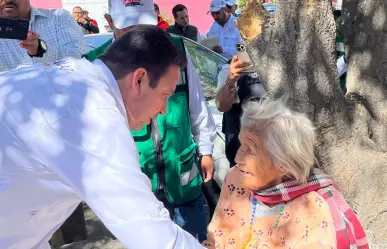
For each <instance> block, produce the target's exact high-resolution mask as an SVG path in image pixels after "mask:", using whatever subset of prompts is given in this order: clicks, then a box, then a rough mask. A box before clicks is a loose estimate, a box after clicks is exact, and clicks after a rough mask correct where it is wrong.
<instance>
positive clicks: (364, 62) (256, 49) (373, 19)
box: [237, 0, 387, 248]
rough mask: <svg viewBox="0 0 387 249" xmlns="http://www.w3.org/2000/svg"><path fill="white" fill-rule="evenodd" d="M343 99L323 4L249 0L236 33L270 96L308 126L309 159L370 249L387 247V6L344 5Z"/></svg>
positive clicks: (376, 1)
mask: <svg viewBox="0 0 387 249" xmlns="http://www.w3.org/2000/svg"><path fill="white" fill-rule="evenodd" d="M343 5H344V9H345V12H344V16H345V17H344V31H345V32H344V33H345V36H346V39H345V40H346V41H347V44H348V48H347V49H348V56H347V59H348V63H349V65H348V67H349V70H348V78H347V90H348V92H347V94H346V95H345V96H344V95H343V93H342V92H341V90H340V88H339V81H338V77H337V68H336V50H335V37H336V33H335V32H336V28H335V22H334V19H333V14H332V5H331V0H277V1H276V6H277V9H276V12H275V13H274V14H273V15H269V14H268V13H267V12H266V11H265V10H264V8H263V7H262V5H261V4H260V3H259V1H258V0H249V2H248V4H247V6H246V7H245V8H244V9H243V11H242V16H241V17H240V18H239V20H238V22H237V26H238V28H239V29H240V31H241V34H242V36H243V38H244V40H245V42H246V44H247V50H248V53H249V54H250V57H251V59H252V61H253V63H254V64H255V66H256V69H257V71H258V72H259V73H260V76H261V78H262V79H263V80H264V82H265V86H266V88H267V90H268V93H269V95H270V96H271V97H273V98H277V97H279V96H281V95H283V94H284V93H289V94H290V95H291V102H290V104H291V105H292V106H293V107H294V108H295V109H296V110H298V111H301V112H304V113H306V114H307V115H308V116H309V118H310V119H311V120H312V121H313V122H314V124H315V126H316V132H317V135H318V144H317V145H316V158H317V164H318V166H319V167H321V168H323V169H324V170H326V171H327V172H328V173H329V174H330V175H332V176H333V178H334V179H335V180H336V182H337V183H338V184H339V186H340V187H341V189H342V191H343V193H344V195H345V197H346V199H347V200H348V202H349V203H350V205H351V206H352V207H353V209H354V211H355V212H356V213H357V214H358V216H359V218H360V220H361V222H362V224H363V226H364V228H365V229H366V231H367V235H368V239H369V241H370V242H371V248H385V245H387V226H386V224H387V194H386V192H387V184H386V183H387V170H386V168H387V153H386V151H387V126H386V121H387V120H386V118H387V108H386V107H387V95H386V90H387V1H386V0H373V1H369V0H347V1H344V4H343Z"/></svg>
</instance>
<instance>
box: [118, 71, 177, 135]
mask: <svg viewBox="0 0 387 249" xmlns="http://www.w3.org/2000/svg"><path fill="white" fill-rule="evenodd" d="M144 70H145V69H137V70H136V71H135V72H134V73H133V74H132V76H131V77H129V81H132V82H129V84H130V85H132V87H131V89H128V91H126V92H124V93H123V94H122V95H123V97H124V102H125V106H126V111H127V115H128V120H129V127H130V129H132V130H139V129H141V127H142V126H143V125H145V124H149V123H150V122H151V120H152V119H155V118H156V117H157V115H158V114H165V112H166V108H167V101H168V99H169V97H170V96H171V95H172V94H173V93H174V91H175V88H176V84H177V82H178V80H179V74H180V68H179V67H178V66H170V67H169V68H168V69H166V73H165V74H164V75H163V76H162V77H161V78H160V80H159V81H158V82H154V83H156V84H157V85H156V87H154V88H152V87H151V86H150V81H149V77H148V74H147V72H146V71H144ZM122 92H123V91H122V90H121V93H122Z"/></svg>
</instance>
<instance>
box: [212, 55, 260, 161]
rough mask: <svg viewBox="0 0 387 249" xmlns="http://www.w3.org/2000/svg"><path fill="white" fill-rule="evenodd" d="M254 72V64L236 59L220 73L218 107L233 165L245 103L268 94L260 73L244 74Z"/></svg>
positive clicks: (229, 159)
mask: <svg viewBox="0 0 387 249" xmlns="http://www.w3.org/2000/svg"><path fill="white" fill-rule="evenodd" d="M249 69H251V64H249V63H247V62H246V61H244V60H239V59H238V57H237V56H234V57H233V58H232V60H229V61H228V63H226V64H224V65H223V67H222V70H221V71H220V72H219V74H218V93H217V94H216V99H215V102H216V107H217V108H218V110H219V111H220V112H223V120H222V132H223V133H224V135H225V153H226V157H227V159H228V161H229V162H230V166H231V167H233V166H234V165H235V156H236V154H237V151H238V149H239V147H240V142H239V139H238V136H239V133H240V129H241V127H240V120H241V117H242V113H243V104H244V103H245V102H246V101H251V100H254V101H257V100H259V99H260V98H262V97H264V96H265V95H266V90H265V88H264V86H263V83H262V82H261V81H260V79H259V77H258V73H256V72H254V73H248V74H247V73H243V71H245V70H249Z"/></svg>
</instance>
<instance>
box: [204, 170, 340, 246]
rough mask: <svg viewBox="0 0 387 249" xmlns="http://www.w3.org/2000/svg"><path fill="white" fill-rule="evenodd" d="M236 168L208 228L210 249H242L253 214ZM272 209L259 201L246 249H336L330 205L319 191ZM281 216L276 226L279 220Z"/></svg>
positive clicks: (231, 173)
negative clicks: (283, 206) (281, 211)
mask: <svg viewBox="0 0 387 249" xmlns="http://www.w3.org/2000/svg"><path fill="white" fill-rule="evenodd" d="M235 171H236V169H235V168H234V169H231V170H230V172H229V173H228V175H227V176H226V180H225V183H224V184H223V189H222V193H221V197H220V200H219V203H218V206H217V208H216V211H215V214H214V217H213V219H212V221H211V223H210V225H209V227H208V240H207V241H204V242H203V245H204V246H205V247H206V248H208V249H242V247H243V244H244V242H245V241H246V240H247V237H248V235H249V227H250V219H251V217H252V210H253V209H252V201H251V200H250V196H251V195H250V192H249V191H248V190H246V189H244V188H241V187H240V186H239V182H238V179H237V174H236V172H235ZM280 209H281V206H280V205H279V206H275V207H272V208H269V207H267V206H266V205H264V204H263V203H260V202H258V204H257V206H256V213H255V218H254V223H253V226H252V239H251V241H250V242H249V243H248V245H247V246H246V249H261V248H262V249H314V248H315V249H317V248H318V249H333V248H336V232H335V227H334V224H333V219H332V215H331V212H330V210H329V207H328V205H327V203H326V201H325V200H324V198H323V197H322V196H320V195H319V194H318V193H317V192H310V193H308V194H305V195H302V196H300V197H298V198H296V199H294V200H292V201H291V202H289V203H288V204H286V205H285V208H284V209H283V213H282V215H281V216H280V218H278V217H279V211H280ZM278 219H279V224H278V226H277V227H276V228H274V227H275V223H276V222H277V220H278Z"/></svg>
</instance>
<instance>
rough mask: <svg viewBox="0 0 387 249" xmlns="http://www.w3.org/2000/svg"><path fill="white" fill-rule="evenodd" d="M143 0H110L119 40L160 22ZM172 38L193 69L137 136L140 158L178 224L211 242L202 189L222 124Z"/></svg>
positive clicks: (96, 53) (178, 42)
mask: <svg viewBox="0 0 387 249" xmlns="http://www.w3.org/2000/svg"><path fill="white" fill-rule="evenodd" d="M140 2H141V4H138V2H136V1H124V3H123V2H122V1H114V0H110V1H109V14H106V15H105V18H106V20H107V22H108V23H109V25H110V27H111V28H112V29H113V30H114V35H115V37H120V36H121V35H123V34H125V32H127V31H128V30H131V29H132V28H133V27H135V26H136V25H138V24H153V25H156V24H157V18H156V13H155V11H154V8H153V6H154V5H153V1H152V0H142V1H140ZM172 38H173V41H174V42H175V44H176V46H178V47H179V48H180V49H181V51H184V52H185V54H186V57H187V61H188V63H187V67H183V68H182V70H181V77H180V81H179V84H178V86H177V88H176V91H175V93H174V94H173V96H171V98H170V99H169V101H168V110H167V113H166V115H164V116H161V115H160V116H159V117H157V119H155V120H153V121H152V123H151V124H150V125H148V126H144V127H143V128H142V129H141V130H140V131H134V132H132V135H133V138H134V141H135V142H136V146H137V149H138V151H139V154H140V164H141V169H142V171H143V172H144V173H145V174H146V175H147V176H148V177H149V179H150V180H151V183H152V190H153V191H154V192H155V195H156V196H157V198H158V199H159V200H160V201H162V202H163V203H164V205H165V207H166V208H167V209H168V211H169V212H170V215H171V218H172V219H173V220H174V221H175V222H176V223H177V224H179V225H180V226H181V227H182V228H184V229H185V230H186V231H188V232H190V233H191V234H192V235H193V236H195V237H197V238H198V240H199V241H204V240H206V239H207V216H206V212H205V208H204V203H203V198H202V186H203V182H209V181H210V180H211V179H212V175H213V170H214V163H213V160H212V153H213V146H214V144H213V137H214V135H215V132H216V126H215V122H214V120H213V118H212V115H211V113H210V111H209V109H208V107H207V102H206V99H205V96H204V93H203V89H202V85H201V81H200V78H199V76H198V75H197V73H196V72H195V70H194V68H193V65H192V62H191V60H190V56H189V52H188V50H187V49H185V47H184V43H183V41H182V39H181V38H180V37H178V36H173V37H172ZM111 43H112V40H111V41H109V42H107V43H105V44H104V45H102V46H101V47H99V48H96V49H95V50H93V51H90V52H89V53H88V54H87V55H86V57H87V58H88V59H89V60H93V59H94V58H96V57H98V56H99V55H100V54H102V53H103V52H104V50H105V49H106V48H107V47H109V45H110V44H111ZM176 141H178V142H176ZM196 151H198V153H196ZM197 154H198V155H197ZM198 156H199V157H200V160H198ZM204 186H205V187H206V185H204Z"/></svg>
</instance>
